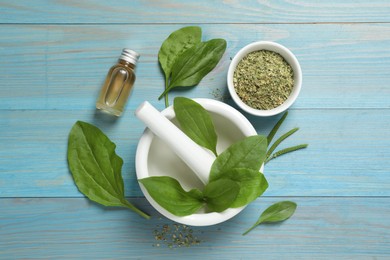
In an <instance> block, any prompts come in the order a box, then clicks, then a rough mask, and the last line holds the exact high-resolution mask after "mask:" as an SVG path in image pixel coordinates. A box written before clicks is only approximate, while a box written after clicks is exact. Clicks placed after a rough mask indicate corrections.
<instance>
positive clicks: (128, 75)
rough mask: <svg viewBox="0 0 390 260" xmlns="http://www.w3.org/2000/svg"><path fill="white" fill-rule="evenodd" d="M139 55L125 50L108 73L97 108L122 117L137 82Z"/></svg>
mask: <svg viewBox="0 0 390 260" xmlns="http://www.w3.org/2000/svg"><path fill="white" fill-rule="evenodd" d="M138 58H139V54H138V53H136V52H135V51H132V50H130V49H123V51H122V54H121V56H120V57H119V60H118V63H117V64H115V65H114V66H112V67H111V69H110V70H109V71H108V74H107V77H106V80H105V82H104V84H103V87H102V90H101V92H100V95H99V98H98V100H97V102H96V108H97V109H100V110H102V111H104V112H107V113H110V114H113V115H115V116H120V115H121V114H122V112H123V110H124V108H125V105H126V103H127V100H128V98H129V96H130V93H131V90H132V88H133V85H134V81H135V73H134V69H135V66H136V64H137V61H138Z"/></svg>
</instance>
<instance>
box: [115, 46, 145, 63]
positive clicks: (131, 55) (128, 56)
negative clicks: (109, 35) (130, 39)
mask: <svg viewBox="0 0 390 260" xmlns="http://www.w3.org/2000/svg"><path fill="white" fill-rule="evenodd" d="M139 56H140V55H139V54H138V53H137V52H135V51H133V50H130V49H123V50H122V54H121V56H120V57H119V59H121V60H125V61H127V62H130V63H132V64H134V65H136V64H137V61H138V58H139Z"/></svg>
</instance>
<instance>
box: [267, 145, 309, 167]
mask: <svg viewBox="0 0 390 260" xmlns="http://www.w3.org/2000/svg"><path fill="white" fill-rule="evenodd" d="M306 147H308V144H300V145H296V146H292V147H288V148H285V149H282V150H279V151H277V152H276V153H274V154H272V155H271V156H269V157H267V159H266V160H265V162H264V163H267V162H269V161H271V160H272V159H275V158H276V157H278V156H281V155H283V154H286V153H291V152H294V151H297V150H300V149H304V148H306Z"/></svg>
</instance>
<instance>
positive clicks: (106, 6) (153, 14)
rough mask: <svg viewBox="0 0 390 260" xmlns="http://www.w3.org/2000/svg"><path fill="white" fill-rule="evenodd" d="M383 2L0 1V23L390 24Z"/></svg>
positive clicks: (386, 3) (202, 0) (351, 0)
mask: <svg viewBox="0 0 390 260" xmlns="http://www.w3.org/2000/svg"><path fill="white" fill-rule="evenodd" d="M389 13H390V5H389V2H388V1H385V0H374V1H359V2H356V1H353V0H344V1H342V2H340V1H337V0H329V1H326V2H324V1H320V0H316V1H309V0H303V1H287V0H278V1H264V0H262V1H254V0H251V1H207V0H200V1H188V0H187V1H174V0H171V1H140V0H137V1H110V2H107V1H103V0H95V1H82V2H80V1H56V2H50V4H48V3H47V1H44V0H39V1H28V0H22V1H10V0H6V1H2V3H1V5H0V22H1V23H133V24H140V23H287V22H288V23H297V22H300V23H302V22H309V23H313V22H389Z"/></svg>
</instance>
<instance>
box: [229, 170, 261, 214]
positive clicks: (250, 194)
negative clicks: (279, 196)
mask: <svg viewBox="0 0 390 260" xmlns="http://www.w3.org/2000/svg"><path fill="white" fill-rule="evenodd" d="M222 178H228V179H230V180H232V181H235V182H236V183H237V184H238V185H239V187H240V190H239V193H238V195H237V197H236V199H235V200H234V202H233V203H232V204H231V205H230V208H238V207H242V206H245V205H247V204H249V203H251V202H252V201H254V200H255V199H256V198H258V197H259V196H260V195H261V194H263V193H264V191H265V190H266V189H267V188H268V182H267V180H266V179H265V177H264V175H263V174H262V173H260V172H259V171H256V170H251V169H245V168H235V169H232V170H230V171H227V172H225V173H224V174H223V177H222Z"/></svg>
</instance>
